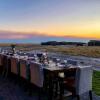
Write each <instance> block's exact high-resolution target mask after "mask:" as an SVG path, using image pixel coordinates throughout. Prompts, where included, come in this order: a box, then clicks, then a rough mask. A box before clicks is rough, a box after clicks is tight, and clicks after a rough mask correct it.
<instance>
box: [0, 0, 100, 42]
mask: <svg viewBox="0 0 100 100" xmlns="http://www.w3.org/2000/svg"><path fill="white" fill-rule="evenodd" d="M0 8H1V9H0V22H1V23H0V43H13V42H14V43H41V42H46V41H69V42H70V41H72V42H87V41H89V40H100V28H99V26H100V19H99V18H100V13H99V12H100V10H99V9H100V1H97V0H96V1H94V0H83V1H82V0H81V1H80V0H44V1H41V0H38V1H37V0H24V2H23V0H0Z"/></svg>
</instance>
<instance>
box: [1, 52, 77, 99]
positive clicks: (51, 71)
mask: <svg viewBox="0 0 100 100" xmlns="http://www.w3.org/2000/svg"><path fill="white" fill-rule="evenodd" d="M0 55H4V54H0ZM6 57H7V58H9V59H10V58H12V57H13V58H17V59H18V61H20V60H25V61H26V62H27V64H28V65H30V64H32V63H33V64H34V63H36V64H39V65H41V66H40V67H41V69H42V70H43V74H44V80H45V81H44V80H43V82H44V83H43V84H44V86H45V85H48V86H49V87H48V86H45V87H46V89H47V88H49V89H48V92H49V93H50V95H49V96H50V97H49V99H50V100H52V97H53V95H54V94H55V95H57V92H58V82H59V84H60V86H61V87H63V86H62V84H61V83H62V82H61V81H62V80H61V79H62V78H63V77H64V74H63V73H64V72H68V71H69V70H71V69H73V68H76V66H52V67H51V66H50V65H49V66H48V65H44V64H41V63H39V62H35V61H33V60H28V59H26V58H24V57H21V56H9V55H6ZM7 68H8V69H7V71H8V70H9V67H7ZM7 73H8V72H7ZM59 76H61V77H62V78H59ZM34 83H35V82H34ZM60 92H61V93H60V96H61V97H62V94H63V93H62V92H63V91H60Z"/></svg>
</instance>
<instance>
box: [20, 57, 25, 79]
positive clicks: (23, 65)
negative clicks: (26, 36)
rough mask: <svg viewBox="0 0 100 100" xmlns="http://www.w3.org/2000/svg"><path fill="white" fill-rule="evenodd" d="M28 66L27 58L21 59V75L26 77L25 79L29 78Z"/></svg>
mask: <svg viewBox="0 0 100 100" xmlns="http://www.w3.org/2000/svg"><path fill="white" fill-rule="evenodd" d="M26 66H27V62H26V60H22V59H20V76H21V77H22V78H24V79H26V78H27V77H26V75H27V73H26V71H27V69H26Z"/></svg>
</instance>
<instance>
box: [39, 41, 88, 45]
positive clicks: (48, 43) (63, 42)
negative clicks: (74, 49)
mask: <svg viewBox="0 0 100 100" xmlns="http://www.w3.org/2000/svg"><path fill="white" fill-rule="evenodd" d="M41 45H53V46H56V45H75V46H83V45H86V43H83V42H65V41H62V42H57V41H48V42H42V43H41Z"/></svg>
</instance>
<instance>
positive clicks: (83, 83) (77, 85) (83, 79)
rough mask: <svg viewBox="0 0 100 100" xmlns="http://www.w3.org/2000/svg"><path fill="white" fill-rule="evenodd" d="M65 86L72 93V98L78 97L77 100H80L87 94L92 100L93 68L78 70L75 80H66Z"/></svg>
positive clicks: (85, 67) (86, 67) (87, 67)
mask: <svg viewBox="0 0 100 100" xmlns="http://www.w3.org/2000/svg"><path fill="white" fill-rule="evenodd" d="M63 85H64V89H66V90H68V91H70V92H72V97H77V100H80V96H81V95H83V94H84V93H87V92H88V93H89V97H90V100H92V67H91V66H84V67H80V68H77V69H76V74H75V78H72V79H71V78H70V77H69V78H68V77H67V78H65V79H64V82H63Z"/></svg>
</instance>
